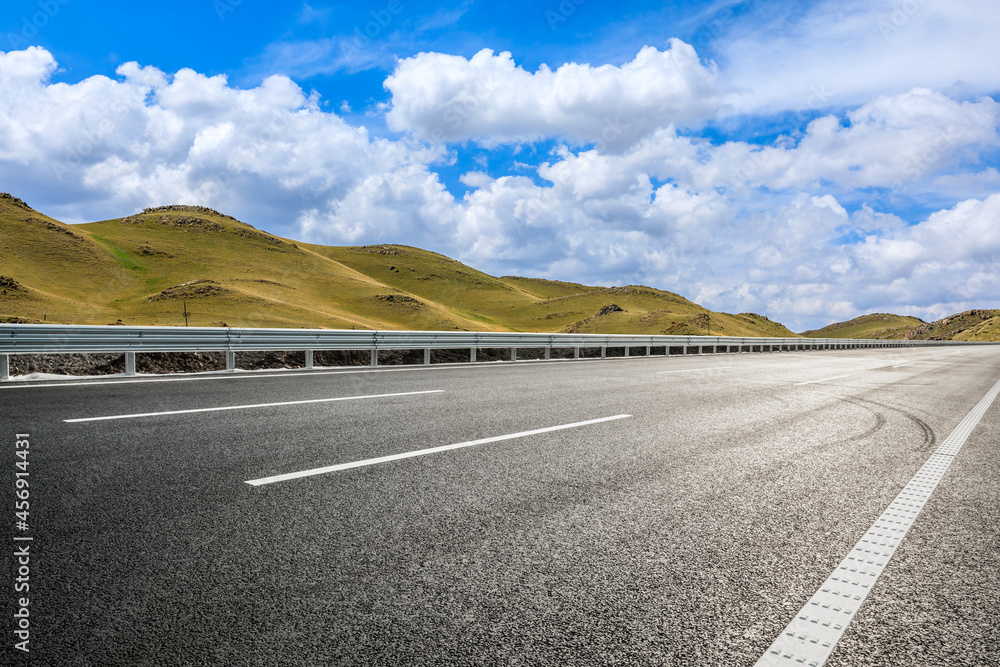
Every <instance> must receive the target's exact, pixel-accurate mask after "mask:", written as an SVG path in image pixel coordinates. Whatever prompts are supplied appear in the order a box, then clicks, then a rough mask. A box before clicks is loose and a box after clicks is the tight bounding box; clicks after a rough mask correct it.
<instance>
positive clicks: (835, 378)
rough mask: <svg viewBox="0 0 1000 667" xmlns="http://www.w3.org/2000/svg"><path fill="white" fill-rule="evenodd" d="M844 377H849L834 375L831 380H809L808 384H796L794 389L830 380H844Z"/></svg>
mask: <svg viewBox="0 0 1000 667" xmlns="http://www.w3.org/2000/svg"><path fill="white" fill-rule="evenodd" d="M846 377H850V374H848V375H835V376H834V377H832V378H823V379H822V380H809V382H796V383H795V386H796V387H801V386H802V385H804V384H816V383H817V382H829V381H830V380H839V379H841V378H846Z"/></svg>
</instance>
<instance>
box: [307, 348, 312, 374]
mask: <svg viewBox="0 0 1000 667" xmlns="http://www.w3.org/2000/svg"><path fill="white" fill-rule="evenodd" d="M312 367H313V351H312V350H306V368H308V369H309V370H312Z"/></svg>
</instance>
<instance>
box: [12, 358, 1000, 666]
mask: <svg viewBox="0 0 1000 667" xmlns="http://www.w3.org/2000/svg"><path fill="white" fill-rule="evenodd" d="M998 379H1000V346H996V347H965V348H933V349H932V348H919V349H902V350H851V351H839V352H833V351H828V352H810V353H773V354H732V355H719V356H704V357H685V358H678V357H673V358H668V359H664V358H655V357H654V358H649V359H646V358H638V359H622V360H605V361H563V362H549V363H544V362H539V363H536V362H523V363H520V362H519V363H517V364H482V365H475V366H472V365H465V366H442V367H431V368H421V367H414V368H407V369H402V370H400V369H388V368H383V369H380V370H374V371H371V370H362V371H357V370H355V371H351V372H344V371H334V372H312V373H308V372H286V373H244V374H239V375H234V376H232V375H231V376H211V377H207V376H199V377H197V378H192V379H182V380H179V381H178V380H177V379H170V380H169V381H163V380H159V379H142V380H120V381H114V382H109V381H84V382H79V381H68V382H56V383H32V384H31V385H30V386H22V385H16V386H15V385H10V384H8V385H3V386H2V387H0V427H2V438H0V441H2V442H3V443H6V444H4V446H3V447H2V448H0V466H2V470H3V471H4V475H3V476H4V478H5V479H8V480H11V479H13V477H14V472H15V470H16V469H15V462H16V458H15V455H16V450H15V444H14V441H15V434H16V433H30V443H31V444H30V482H31V487H30V489H31V497H30V500H31V514H30V521H29V524H30V529H29V531H27V532H23V531H22V532H19V531H17V530H14V529H12V531H11V535H12V536H18V535H20V536H26V535H30V536H32V537H33V538H34V539H33V541H32V542H31V543H30V544H31V547H30V549H31V574H30V577H31V579H30V598H31V605H30V613H31V616H30V618H31V625H30V651H31V652H30V657H26V656H25V655H23V654H22V653H21V652H20V651H17V650H15V649H13V647H12V645H13V643H14V642H15V641H17V640H16V639H15V638H14V635H13V634H12V632H13V630H14V627H15V626H14V620H13V618H12V616H13V614H14V612H15V599H16V597H17V594H15V593H14V592H13V585H14V584H13V581H12V579H13V576H14V574H15V572H16V565H15V559H14V558H12V557H10V556H8V561H9V565H8V566H7V567H5V568H4V571H5V572H7V575H6V576H8V581H6V582H5V585H4V588H3V590H4V591H5V593H4V594H3V595H2V596H0V597H2V600H0V603H2V605H3V607H2V609H3V618H4V619H6V620H5V621H3V623H4V625H5V627H4V628H3V631H4V636H5V637H6V638H7V639H6V644H7V645H5V646H3V647H2V652H0V655H3V656H4V660H6V659H7V658H10V662H9V663H5V664H21V663H24V664H37V665H202V664H205V665H323V664H345V665H410V664H412V665H443V664H456V665H610V664H619V665H647V664H648V665H752V664H753V663H754V662H755V661H756V660H757V659H758V658H759V657H760V656H761V655H762V654H763V653H764V652H765V651H766V650H767V648H768V646H769V645H770V644H771V642H772V641H773V640H774V638H775V637H776V636H777V635H778V633H780V632H781V630H782V629H783V628H784V627H785V626H786V624H787V623H788V622H789V620H791V618H792V616H793V615H795V614H796V612H797V611H798V610H799V609H801V608H802V605H803V604H804V603H805V602H806V601H807V600H808V599H809V597H810V596H811V595H812V594H813V593H814V592H815V591H816V590H817V587H818V586H820V584H821V583H822V582H823V581H824V580H825V579H826V578H827V576H828V575H830V573H831V572H832V571H833V569H834V568H835V567H836V566H837V565H838V563H840V561H841V559H842V558H844V556H845V555H846V554H847V553H848V551H850V549H851V548H852V547H853V546H854V544H855V543H856V542H857V541H858V539H859V538H860V537H861V536H862V535H864V533H865V531H866V530H867V529H868V528H869V527H870V526H871V525H872V523H873V522H874V521H875V519H876V518H877V517H878V516H879V515H880V514H881V513H882V512H883V510H885V509H886V507H887V506H888V505H889V503H890V502H891V501H892V500H893V498H894V497H895V496H896V494H897V493H898V492H899V491H900V489H902V488H903V486H904V485H906V483H907V482H908V481H909V480H910V479H911V478H912V477H913V476H914V473H916V471H917V470H918V469H919V468H920V467H921V466H922V465H923V464H924V463H925V462H926V461H927V459H928V458H929V457H930V455H931V454H932V453H933V452H934V450H935V449H936V448H937V446H938V445H940V443H941V442H942V441H943V440H944V439H945V438H946V437H947V436H948V434H949V433H951V432H952V430H954V429H955V427H956V426H957V425H958V424H959V422H960V421H961V420H962V419H963V418H964V417H965V416H966V414H968V413H969V411H970V410H972V408H973V407H974V406H975V405H976V404H977V403H978V402H979V401H980V399H981V398H982V397H983V396H984V394H986V393H987V391H989V390H990V388H991V387H992V386H993V385H994V384H995V383H996V382H997V380H998ZM411 392H435V393H411ZM386 394H397V395H394V396H385V395H386ZM375 395H378V396H379V397H377V398H357V399H352V400H339V401H324V402H316V401H318V400H319V399H330V398H350V397H359V396H375ZM302 401H312V402H308V403H305V402H302ZM291 402H298V403H294V404H291V405H268V406H265V407H255V408H246V409H235V410H213V411H198V412H179V411H194V410H204V409H206V408H218V407H233V406H246V405H259V404H275V403H291ZM156 412H172V413H173V414H163V415H151V416H137V417H128V418H120V419H105V420H100V421H85V422H67V421H65V420H72V419H89V418H94V417H109V416H122V415H136V414H147V415H148V413H156ZM621 415H629V416H628V417H621V418H619V419H616V420H612V421H605V422H599V423H589V424H586V425H582V426H576V427H572V428H565V429H562V430H554V431H548V432H543V433H536V434H533V435H526V436H523V437H517V438H512V439H506V440H498V441H491V442H486V443H483V444H477V445H472V446H467V447H462V448H458V449H451V450H447V451H439V452H436V453H430V454H427V455H423V456H417V457H413V458H405V459H401V460H393V461H389V462H383V463H378V464H374V465H367V466H362V467H357V468H352V469H348V470H340V471H334V472H328V473H325V474H316V475H310V476H307V477H302V478H298V479H290V480H287V481H278V482H274V483H271V484H264V485H261V486H252V485H250V484H248V483H247V482H248V481H251V480H259V479H262V478H267V477H269V476H273V475H281V474H285V473H291V472H298V471H306V470H312V469H316V468H323V467H326V466H331V465H335V464H340V463H347V462H353V461H363V460H367V459H372V458H377V457H384V456H389V455H393V454H400V453H405V452H413V451H417V450H423V449H428V448H434V447H439V446H442V445H451V444H457V443H468V442H474V441H478V440H482V439H490V438H495V437H498V436H504V435H511V434H518V433H523V432H525V431H531V430H535V429H544V428H547V427H554V426H564V425H570V424H576V423H578V422H588V421H590V420H595V419H600V418H606V417H616V416H621ZM998 445H1000V401H998V402H997V403H996V404H994V405H993V406H992V407H991V408H990V409H989V410H988V411H987V412H986V414H985V416H984V417H983V419H982V421H981V422H980V424H979V426H978V427H977V428H976V429H975V430H974V431H973V433H972V435H971V437H970V438H969V439H968V441H967V443H966V444H965V446H964V448H963V449H962V450H961V452H960V453H959V455H958V456H957V457H956V458H955V461H954V463H953V465H952V466H951V468H950V470H949V471H948V472H947V474H946V475H945V477H944V479H943V480H942V482H941V483H940V485H939V487H938V488H937V490H936V491H935V492H934V494H933V496H932V497H931V499H930V501H929V502H928V503H927V505H926V506H925V507H924V509H923V511H922V513H921V514H920V515H919V517H918V518H917V520H916V523H915V524H914V525H913V527H912V529H911V530H910V533H909V534H908V536H907V537H906V539H905V540H904V542H903V544H902V546H901V547H900V549H899V551H898V552H897V553H896V555H895V557H894V558H893V560H892V561H891V563H890V564H889V566H888V568H887V569H886V571H885V573H884V574H883V575H882V577H881V578H880V579H879V580H878V582H877V583H876V585H875V587H874V589H873V590H872V593H871V595H870V596H869V598H868V600H867V602H866V603H865V604H864V606H863V607H862V609H861V611H860V612H859V613H858V616H857V618H856V619H855V620H854V622H853V623H852V624H851V625H850V626H849V627H848V628H847V630H846V632H845V633H844V636H843V638H842V640H841V641H840V643H839V644H838V645H837V648H836V649H835V650H834V652H833V655H832V656H831V658H830V660H829V661H828V662H827V664H828V665H831V666H837V667H841V666H848V665H908V666H921V665H998V664H1000V655H998V650H1000V649H998V647H1000V596H998V594H997V591H998V590H1000V506H998V505H1000V503H998V501H1000V492H998V488H1000V486H998V483H1000V457H998V455H997V448H998ZM5 486H7V487H8V488H6V489H4V491H3V495H2V498H3V506H2V507H3V508H4V510H3V513H4V514H5V515H6V516H4V518H5V519H8V520H9V522H10V523H11V525H13V524H14V520H15V518H14V489H13V484H12V483H10V482H8V484H6V485H5ZM10 544H12V545H16V544H17V543H14V542H11V543H10ZM0 662H2V661H0Z"/></svg>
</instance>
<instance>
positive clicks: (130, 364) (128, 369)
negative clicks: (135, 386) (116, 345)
mask: <svg viewBox="0 0 1000 667" xmlns="http://www.w3.org/2000/svg"><path fill="white" fill-rule="evenodd" d="M125 375H135V352H126V353H125Z"/></svg>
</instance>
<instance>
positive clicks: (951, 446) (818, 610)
mask: <svg viewBox="0 0 1000 667" xmlns="http://www.w3.org/2000/svg"><path fill="white" fill-rule="evenodd" d="M998 394H1000V381H997V383H996V384H994V385H993V388H992V389H990V390H989V391H988V392H986V395H985V396H983V398H982V400H980V401H979V403H978V404H977V405H976V407H974V408H973V409H972V411H971V412H970V413H969V414H967V415H966V416H965V419H963V420H962V422H961V423H960V424H959V425H958V426H957V427H956V428H955V430H954V431H952V432H951V434H950V435H949V436H948V437H947V438H945V441H944V442H942V443H941V446H940V447H938V448H937V451H935V452H934V453H933V454H932V455H931V457H930V458H929V459H928V460H927V462H926V463H924V465H923V467H922V468H920V470H918V471H917V474H916V475H914V476H913V479H911V480H910V481H909V482H908V483H907V484H906V486H905V487H903V490H902V491H900V492H899V495H897V496H896V498H895V500H893V501H892V502H891V503H890V504H889V507H887V508H886V510H885V511H884V512H882V516H880V517H879V518H878V519H876V520H875V523H874V524H873V525H872V527H871V528H869V529H868V532H867V533H865V535H864V537H862V538H861V539H860V540H859V541H858V543H857V544H856V545H854V548H853V549H852V550H851V552H850V553H849V554H847V557H846V558H844V560H843V561H841V563H840V565H839V566H838V567H837V569H836V570H834V571H833V574H831V575H830V576H829V578H828V579H827V580H826V581H825V582H823V585H822V586H820V588H819V590H818V591H816V593H815V594H813V596H812V597H811V598H809V601H808V602H806V604H805V606H804V607H802V609H801V611H799V613H798V614H796V615H795V618H793V619H792V620H791V622H790V623H789V624H788V626H787V627H786V628H785V629H784V631H782V633H781V634H780V635H778V637H777V639H775V640H774V643H773V644H771V647H770V648H769V649H768V650H767V651H766V652H765V653H764V655H762V656H761V657H760V659H759V660H758V661H757V662H756V664H755V667H772V666H774V665H782V666H783V665H797V664H805V665H814V666H815V667H821V666H822V665H823V663H825V662H826V660H827V658H829V657H830V654H831V653H832V652H833V649H834V648H835V647H836V646H837V642H839V641H840V638H841V636H843V634H844V630H846V629H847V625H848V624H849V623H850V622H851V621H852V620H853V619H854V616H855V614H857V612H858V609H859V608H860V607H861V605H862V604H863V603H864V601H865V599H866V598H867V597H868V594H869V593H870V592H871V589H872V587H873V586H874V585H875V582H876V581H877V580H878V578H879V576H880V575H881V574H882V572H883V571H885V568H886V566H887V565H888V563H889V559H891V558H892V555H893V554H894V553H895V552H896V549H897V548H898V547H899V544H900V543H901V542H902V541H903V538H904V537H905V536H906V533H907V532H908V531H909V530H910V526H912V525H913V522H914V521H915V520H916V518H917V515H918V514H920V510H922V509H923V508H924V505H925V504H926V503H927V501H928V500H929V499H930V497H931V494H932V493H934V489H936V488H937V485H938V483H939V482H940V481H941V478H943V477H944V474H945V473H946V472H947V471H948V468H949V467H950V466H951V463H952V461H954V460H955V456H957V455H958V452H959V450H960V449H962V446H963V445H964V444H965V441H966V440H968V439H969V435H971V433H972V430H973V429H974V428H975V427H976V425H977V424H978V423H979V420H980V419H982V418H983V415H984V414H986V410H987V409H989V407H990V405H992V403H993V401H994V400H995V399H996V397H997V395H998Z"/></svg>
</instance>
